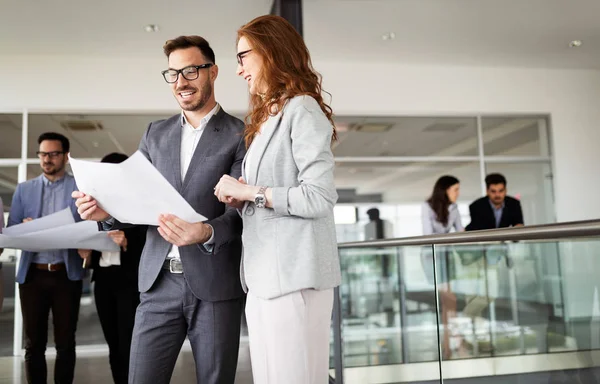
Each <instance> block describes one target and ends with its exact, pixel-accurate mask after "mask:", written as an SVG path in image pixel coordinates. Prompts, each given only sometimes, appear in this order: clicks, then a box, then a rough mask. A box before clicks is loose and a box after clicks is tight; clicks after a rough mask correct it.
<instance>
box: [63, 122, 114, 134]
mask: <svg viewBox="0 0 600 384" xmlns="http://www.w3.org/2000/svg"><path fill="white" fill-rule="evenodd" d="M60 125H61V126H62V127H63V128H64V129H66V130H69V131H73V132H86V131H100V130H102V129H104V128H103V127H102V123H101V122H99V121H94V120H66V121H63V122H61V123H60Z"/></svg>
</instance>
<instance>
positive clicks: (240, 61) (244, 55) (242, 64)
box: [235, 49, 252, 67]
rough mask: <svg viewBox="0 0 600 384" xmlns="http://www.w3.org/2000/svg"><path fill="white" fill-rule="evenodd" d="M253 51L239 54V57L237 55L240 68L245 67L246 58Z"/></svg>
mask: <svg viewBox="0 0 600 384" xmlns="http://www.w3.org/2000/svg"><path fill="white" fill-rule="evenodd" d="M250 51H252V50H251V49H248V50H247V51H242V52H239V53H238V54H237V55H235V57H236V59H237V62H238V64H239V65H240V66H242V67H243V66H244V57H246V55H247V54H248V52H250Z"/></svg>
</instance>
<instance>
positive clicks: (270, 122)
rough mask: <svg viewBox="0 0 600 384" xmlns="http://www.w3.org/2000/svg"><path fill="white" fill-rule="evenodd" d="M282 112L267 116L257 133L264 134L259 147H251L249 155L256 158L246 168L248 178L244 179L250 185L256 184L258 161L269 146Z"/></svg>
mask: <svg viewBox="0 0 600 384" xmlns="http://www.w3.org/2000/svg"><path fill="white" fill-rule="evenodd" d="M282 114H283V112H279V113H278V114H277V115H275V116H272V117H269V119H267V121H266V122H265V123H264V125H263V127H262V132H261V133H259V135H266V136H265V137H264V140H262V141H261V142H259V143H260V144H259V145H260V146H259V147H256V148H252V151H251V152H252V153H251V155H252V156H253V157H255V158H256V159H257V160H256V163H255V164H254V167H253V169H249V170H248V175H247V176H248V180H246V181H247V182H248V184H250V185H256V182H257V179H258V169H259V168H260V162H261V161H262V159H263V156H264V154H265V151H266V150H267V147H268V146H269V142H270V141H271V139H272V138H273V134H274V133H275V131H276V130H277V128H278V127H279V121H280V120H281V116H282ZM249 152H250V151H249Z"/></svg>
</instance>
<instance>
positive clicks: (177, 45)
mask: <svg viewBox="0 0 600 384" xmlns="http://www.w3.org/2000/svg"><path fill="white" fill-rule="evenodd" d="M193 47H196V48H198V49H199V50H200V52H202V54H203V55H204V57H206V58H207V59H208V61H210V62H211V63H213V64H216V62H215V52H214V51H213V50H212V48H211V47H210V44H208V41H206V39H205V38H204V37H201V36H179V37H177V38H175V39H172V40H167V42H166V43H165V45H164V46H163V51H164V52H165V56H167V57H169V55H171V53H173V52H174V51H176V50H178V49H187V48H193ZM197 64H204V63H197Z"/></svg>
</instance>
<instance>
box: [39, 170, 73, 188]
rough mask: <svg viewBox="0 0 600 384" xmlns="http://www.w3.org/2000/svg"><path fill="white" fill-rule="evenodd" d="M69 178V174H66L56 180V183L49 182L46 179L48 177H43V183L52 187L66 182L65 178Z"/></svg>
mask: <svg viewBox="0 0 600 384" xmlns="http://www.w3.org/2000/svg"><path fill="white" fill-rule="evenodd" d="M66 176H67V174H66V173H65V174H64V175H63V177H61V178H60V179H58V180H54V181H50V180H48V178H47V177H46V175H42V181H43V182H44V186H46V187H47V186H50V185H54V184H60V183H61V182H63V181H64V180H65V177H66Z"/></svg>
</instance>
